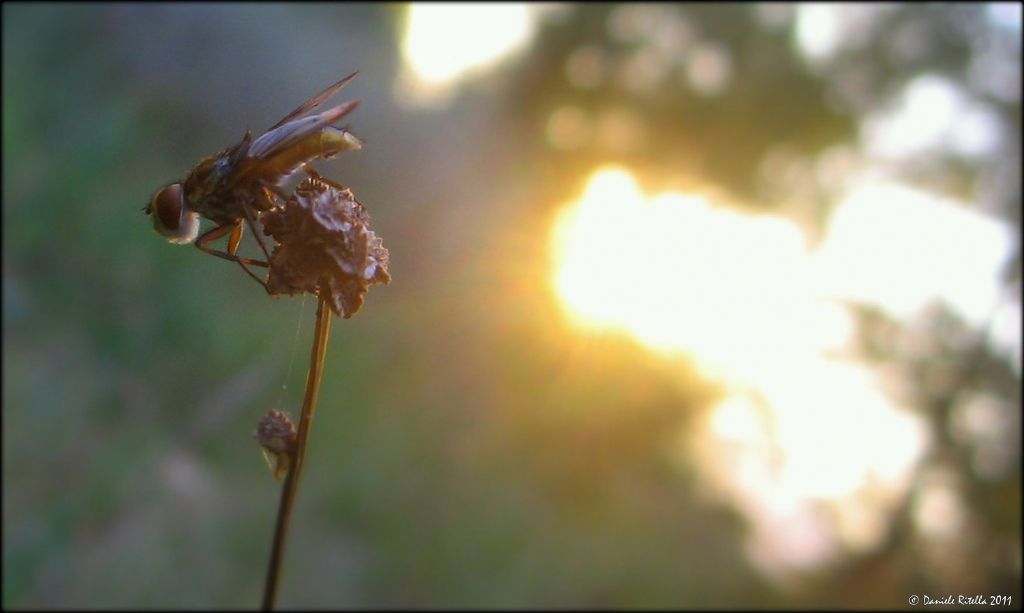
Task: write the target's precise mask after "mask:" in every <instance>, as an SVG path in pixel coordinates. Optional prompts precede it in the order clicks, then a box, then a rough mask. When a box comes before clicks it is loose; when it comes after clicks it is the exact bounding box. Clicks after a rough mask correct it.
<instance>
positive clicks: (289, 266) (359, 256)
mask: <svg viewBox="0 0 1024 613" xmlns="http://www.w3.org/2000/svg"><path fill="white" fill-rule="evenodd" d="M261 219H262V221H263V229H264V233H265V234H267V235H269V236H272V237H273V238H274V240H275V241H276V242H277V243H278V244H277V246H276V247H274V251H273V253H271V254H270V273H269V275H268V276H267V290H268V291H269V292H270V293H271V294H272V295H280V294H289V295H294V294H300V293H302V292H310V293H313V294H318V295H320V296H323V297H324V298H326V300H327V303H328V304H329V305H330V307H331V310H332V311H334V313H335V315H338V316H340V317H343V318H346V319H347V318H349V317H351V316H352V315H354V314H356V313H357V312H358V311H359V308H360V307H361V306H362V305H363V299H364V297H365V296H366V292H367V290H368V289H369V287H370V285H373V284H374V283H385V284H386V283H390V282H391V275H390V274H389V272H388V265H389V258H388V250H387V249H385V248H384V245H383V243H382V241H381V239H380V238H379V237H378V236H377V235H376V234H374V232H373V230H370V227H369V222H370V216H369V214H368V213H367V212H366V209H365V208H364V207H363V205H362V204H361V203H360V202H359V201H358V200H356V198H355V196H354V195H353V194H352V190H350V189H348V188H346V187H343V186H341V185H338V184H337V183H334V182H333V181H330V180H327V179H324V178H322V177H315V178H308V179H305V180H304V181H302V183H300V184H299V185H298V186H297V187H296V188H295V194H294V195H293V196H291V197H289V198H288V199H287V200H286V201H285V203H284V206H283V207H280V208H277V209H274V210H271V211H268V212H266V213H264V214H263V216H262V217H261Z"/></svg>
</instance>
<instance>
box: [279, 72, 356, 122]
mask: <svg viewBox="0 0 1024 613" xmlns="http://www.w3.org/2000/svg"><path fill="white" fill-rule="evenodd" d="M357 74H359V71H356V72H353V73H352V74H350V75H348V76H347V77H345V78H344V79H342V80H340V81H338V82H337V83H335V84H334V85H331V86H329V87H328V88H327V89H325V90H324V91H322V92H320V93H319V94H317V95H315V96H313V97H312V98H310V99H309V100H306V101H305V102H303V103H302V104H300V105H299V108H297V109H295V110H294V111H292V112H291V113H288V114H287V115H285V116H284V117H283V118H281V121H279V122H277V123H275V124H274V125H272V126H270V128H269V129H268V130H267V132H270V131H271V130H274V129H275V128H278V127H280V126H283V125H284V124H286V123H288V122H289V121H291V120H292V119H295V118H296V117H298V116H299V115H302V114H304V113H308V112H309V111H312V110H313V109H315V108H316V107H318V106H320V105H321V104H323V103H324V101H325V100H327V99H328V98H330V97H331V96H333V95H334V94H336V93H337V92H338V91H340V90H341V88H343V87H345V86H346V85H348V83H349V81H351V80H352V79H354V78H356V75H357Z"/></svg>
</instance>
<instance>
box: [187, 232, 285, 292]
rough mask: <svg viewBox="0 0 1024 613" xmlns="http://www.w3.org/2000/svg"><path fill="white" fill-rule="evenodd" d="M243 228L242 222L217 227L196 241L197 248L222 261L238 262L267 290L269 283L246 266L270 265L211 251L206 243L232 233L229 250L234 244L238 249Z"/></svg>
mask: <svg viewBox="0 0 1024 613" xmlns="http://www.w3.org/2000/svg"><path fill="white" fill-rule="evenodd" d="M241 226H242V224H241V221H238V222H234V223H226V224H224V225H221V226H217V227H216V228H213V229H212V230H209V231H208V232H205V233H203V235H202V236H200V237H199V238H197V239H196V247H198V248H199V249H200V250H201V251H203V252H204V253H209V254H210V255H215V256H217V257H219V258H222V259H225V260H229V261H231V262H237V263H238V265H239V266H241V267H242V270H244V271H245V273H246V274H247V275H249V276H250V277H252V278H253V279H255V280H256V282H257V283H259V284H260V285H262V286H263V289H267V282H266V281H264V280H263V279H260V278H259V277H258V276H256V274H255V273H254V272H252V271H251V270H249V268H248V266H246V264H248V265H249V266H262V267H263V268H269V267H270V264H268V263H267V262H261V261H260V260H253V259H251V258H246V257H241V256H238V255H235V254H234V253H225V252H223V251H219V250H217V249H211V248H210V247H207V246H206V243H209V242H211V241H215V240H217V239H218V238H220V237H222V236H224V235H225V234H227V233H228V232H230V233H231V237H230V238H229V239H228V248H229V249H231V248H232V243H234V245H233V246H234V249H237V248H238V241H241V239H242V232H241V230H240V228H241ZM236 237H237V240H236ZM267 291H268V292H269V291H270V290H269V289H267Z"/></svg>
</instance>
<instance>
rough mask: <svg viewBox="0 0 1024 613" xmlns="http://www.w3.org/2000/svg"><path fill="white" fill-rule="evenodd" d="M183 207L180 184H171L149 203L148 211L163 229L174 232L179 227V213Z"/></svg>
mask: <svg viewBox="0 0 1024 613" xmlns="http://www.w3.org/2000/svg"><path fill="white" fill-rule="evenodd" d="M184 207H185V203H184V200H183V197H182V191H181V184H180V183H171V184H170V185H168V186H167V187H165V188H163V189H162V190H160V191H159V192H157V194H156V195H155V196H153V201H152V202H150V205H149V208H150V211H151V212H152V213H153V215H154V216H155V218H156V220H158V221H159V224H160V225H162V226H163V227H164V228H165V229H167V230H171V231H175V230H177V229H178V227H179V226H180V225H181V217H182V215H181V213H182V210H183V209H184Z"/></svg>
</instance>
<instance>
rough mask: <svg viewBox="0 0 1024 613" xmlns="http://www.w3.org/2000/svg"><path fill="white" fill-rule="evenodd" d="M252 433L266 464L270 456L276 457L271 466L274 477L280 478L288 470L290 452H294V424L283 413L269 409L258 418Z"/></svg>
mask: <svg viewBox="0 0 1024 613" xmlns="http://www.w3.org/2000/svg"><path fill="white" fill-rule="evenodd" d="M252 435H253V437H254V438H255V439H256V440H257V441H258V442H259V444H260V446H261V447H263V450H264V451H263V455H264V457H265V458H267V464H270V463H271V461H270V456H274V457H275V458H276V459H277V462H276V464H275V465H274V466H272V468H273V470H274V478H275V479H280V478H281V477H282V476H284V474H285V473H286V472H288V467H289V466H291V459H292V454H294V453H295V443H296V441H297V439H298V433H296V431H295V424H293V423H292V420H291V419H289V417H288V415H286V414H285V413H283V412H281V411H278V410H276V409H271V410H269V411H267V414H266V415H264V416H263V417H262V418H260V421H259V423H258V424H257V425H256V431H255V432H253V433H252Z"/></svg>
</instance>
